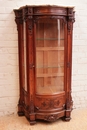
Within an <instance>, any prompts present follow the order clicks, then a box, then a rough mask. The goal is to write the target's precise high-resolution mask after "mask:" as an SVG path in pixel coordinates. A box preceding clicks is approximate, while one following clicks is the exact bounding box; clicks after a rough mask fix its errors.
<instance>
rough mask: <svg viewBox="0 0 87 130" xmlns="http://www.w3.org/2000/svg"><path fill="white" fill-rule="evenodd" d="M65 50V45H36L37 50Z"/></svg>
mask: <svg viewBox="0 0 87 130" xmlns="http://www.w3.org/2000/svg"><path fill="white" fill-rule="evenodd" d="M52 50H64V47H36V51H52Z"/></svg>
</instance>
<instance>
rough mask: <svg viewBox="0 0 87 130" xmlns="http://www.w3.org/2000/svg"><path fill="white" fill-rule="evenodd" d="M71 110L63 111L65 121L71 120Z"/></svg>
mask: <svg viewBox="0 0 87 130" xmlns="http://www.w3.org/2000/svg"><path fill="white" fill-rule="evenodd" d="M70 116H71V110H66V112H65V116H64V117H63V119H64V120H65V121H70V120H71V117H70Z"/></svg>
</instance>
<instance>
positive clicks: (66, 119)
mask: <svg viewBox="0 0 87 130" xmlns="http://www.w3.org/2000/svg"><path fill="white" fill-rule="evenodd" d="M61 119H62V120H63V121H70V120H71V117H65V116H64V117H62V118H61Z"/></svg>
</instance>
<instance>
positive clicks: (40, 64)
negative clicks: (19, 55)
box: [36, 19, 64, 95]
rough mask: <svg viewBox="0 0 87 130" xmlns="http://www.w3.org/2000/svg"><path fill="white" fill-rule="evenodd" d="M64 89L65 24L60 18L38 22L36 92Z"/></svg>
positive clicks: (50, 92) (56, 91)
mask: <svg viewBox="0 0 87 130" xmlns="http://www.w3.org/2000/svg"><path fill="white" fill-rule="evenodd" d="M61 91H64V24H63V22H62V20H59V19H55V20H52V19H48V20H47V19H45V20H39V21H38V22H37V23H36V93H37V94H48V95H49V94H55V93H59V92H61Z"/></svg>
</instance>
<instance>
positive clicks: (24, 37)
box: [23, 22, 27, 91]
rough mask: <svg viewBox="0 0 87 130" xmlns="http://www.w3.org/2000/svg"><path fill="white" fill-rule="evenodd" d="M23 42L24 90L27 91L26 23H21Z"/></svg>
mask: <svg viewBox="0 0 87 130" xmlns="http://www.w3.org/2000/svg"><path fill="white" fill-rule="evenodd" d="M23 31H24V34H23V40H24V90H25V91H27V73H26V69H27V66H26V65H27V64H26V22H24V23H23Z"/></svg>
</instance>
